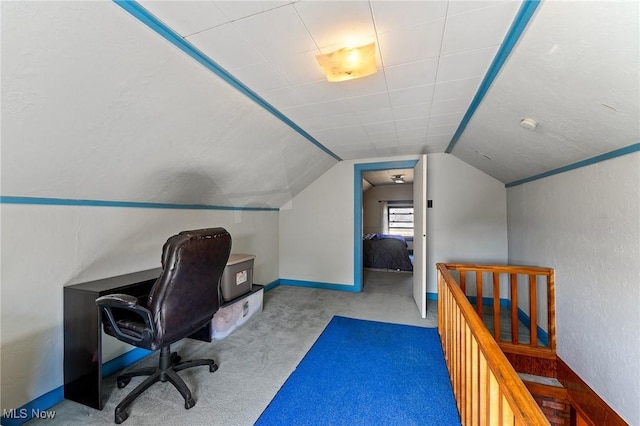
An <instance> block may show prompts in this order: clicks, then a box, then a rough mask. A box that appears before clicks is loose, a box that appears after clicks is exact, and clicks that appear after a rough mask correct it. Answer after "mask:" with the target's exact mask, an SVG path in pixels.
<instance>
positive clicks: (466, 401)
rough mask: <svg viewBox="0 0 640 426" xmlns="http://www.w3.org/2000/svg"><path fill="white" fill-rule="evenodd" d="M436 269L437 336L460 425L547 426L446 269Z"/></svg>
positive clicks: (445, 265) (492, 270) (534, 403)
mask: <svg viewBox="0 0 640 426" xmlns="http://www.w3.org/2000/svg"><path fill="white" fill-rule="evenodd" d="M465 266H469V265H465ZM482 268H492V267H490V266H482ZM437 269H438V331H439V333H440V339H441V341H442V348H443V351H444V355H445V360H446V363H447V368H448V370H449V375H450V378H451V384H452V386H453V391H454V395H455V397H456V401H457V404H458V411H459V413H460V419H461V421H462V424H463V425H507V424H508V425H527V426H529V425H548V424H549V422H548V421H547V419H546V417H545V416H544V414H543V413H542V411H541V410H540V408H539V407H538V405H537V404H536V402H535V400H534V399H533V397H532V396H531V394H530V393H529V391H528V390H527V388H526V387H525V385H524V384H523V382H522V380H520V377H519V376H518V374H517V373H516V372H515V370H514V369H513V367H512V366H511V364H510V363H509V361H508V360H507V358H506V357H505V355H504V354H503V352H502V350H501V349H500V347H499V346H498V344H497V342H496V341H495V340H494V339H493V336H492V335H491V333H489V331H488V330H487V328H486V327H485V326H484V324H483V323H482V320H481V319H480V317H479V316H478V315H477V314H476V312H475V311H474V309H473V307H472V306H471V304H470V303H469V301H468V300H467V297H466V295H465V294H464V292H463V291H462V290H461V288H460V287H459V286H458V283H457V282H456V281H455V280H454V278H453V277H452V276H451V274H450V272H449V270H448V265H447V264H442V263H439V264H437ZM486 272H496V271H495V270H494V269H489V270H487V271H486Z"/></svg>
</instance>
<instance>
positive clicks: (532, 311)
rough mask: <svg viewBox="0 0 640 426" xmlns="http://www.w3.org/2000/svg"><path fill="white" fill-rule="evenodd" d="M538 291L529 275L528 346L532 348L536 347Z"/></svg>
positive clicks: (535, 283) (534, 278) (534, 280)
mask: <svg viewBox="0 0 640 426" xmlns="http://www.w3.org/2000/svg"><path fill="white" fill-rule="evenodd" d="M537 295H538V291H537V282H536V276H535V275H529V335H530V336H531V338H530V340H529V344H530V345H531V347H532V348H535V347H537V346H538V312H537V309H538V302H537V298H538V296H537Z"/></svg>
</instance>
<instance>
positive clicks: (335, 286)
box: [280, 278, 360, 292]
mask: <svg viewBox="0 0 640 426" xmlns="http://www.w3.org/2000/svg"><path fill="white" fill-rule="evenodd" d="M280 285H288V286H292V287H308V288H321V289H324V290H339V291H348V292H358V291H360V289H356V287H355V286H353V285H349V284H333V283H321V282H317V281H302V280H290V279H286V278H280Z"/></svg>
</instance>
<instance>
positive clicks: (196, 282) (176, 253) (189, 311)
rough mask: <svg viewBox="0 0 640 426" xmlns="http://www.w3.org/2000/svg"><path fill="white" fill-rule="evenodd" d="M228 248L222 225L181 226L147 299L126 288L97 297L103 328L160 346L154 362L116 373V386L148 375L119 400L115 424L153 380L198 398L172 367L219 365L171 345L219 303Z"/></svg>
mask: <svg viewBox="0 0 640 426" xmlns="http://www.w3.org/2000/svg"><path fill="white" fill-rule="evenodd" d="M230 251H231V236H230V235H229V233H228V232H227V231H226V230H225V229H223V228H211V229H200V230H195V231H184V232H181V233H179V234H178V235H174V236H172V237H171V238H169V239H168V240H167V242H166V243H165V244H164V247H163V250H162V273H161V274H160V277H159V278H158V279H157V280H156V282H155V284H154V285H153V287H152V289H151V292H150V293H149V296H148V298H147V299H146V300H145V301H139V300H138V299H137V298H136V297H133V296H130V295H127V294H110V295H107V296H102V297H99V298H98V299H96V304H97V305H98V306H99V307H100V308H101V311H102V314H103V315H102V318H103V325H104V331H105V333H107V334H110V335H112V336H114V337H115V338H117V339H118V340H121V341H123V342H126V343H129V344H132V345H134V346H138V347H140V348H144V349H149V350H157V349H160V364H159V366H158V367H152V368H142V369H139V370H135V371H131V372H128V373H126V374H122V375H120V376H118V378H117V384H118V388H123V387H125V386H126V385H127V384H128V383H129V382H130V381H131V378H132V377H135V376H149V377H148V378H147V379H145V380H144V381H143V382H142V383H141V384H139V385H138V386H137V387H136V388H135V389H134V390H133V391H131V393H129V394H128V395H127V396H126V397H125V398H124V399H123V400H122V402H120V404H118V406H117V407H116V410H115V422H116V423H117V424H120V423H122V422H123V421H125V420H126V419H127V417H129V414H128V413H127V412H126V409H127V408H128V407H129V405H131V403H132V402H133V401H134V400H135V399H136V398H137V397H138V396H139V395H140V394H141V393H142V392H144V391H145V390H146V389H147V388H148V387H149V386H151V385H152V384H154V383H155V382H157V381H161V382H166V381H167V380H168V381H170V382H171V383H172V384H173V385H174V386H175V387H176V388H177V389H178V391H180V393H181V394H182V396H183V398H184V406H185V408H186V409H189V408H191V407H193V406H194V405H195V404H196V402H195V400H194V399H193V397H192V395H191V391H190V390H189V388H188V387H187V385H186V384H185V382H184V381H183V380H182V379H181V378H180V376H178V375H177V374H176V372H177V371H180V370H184V369H185V368H191V367H196V366H199V365H208V366H209V371H210V372H212V373H213V372H214V371H216V370H217V369H218V366H217V365H216V363H215V361H214V360H212V359H203V360H195V361H185V362H181V359H180V357H179V356H178V355H177V353H175V352H173V353H172V352H171V349H170V347H169V345H171V344H172V343H174V342H176V341H178V340H180V339H183V338H185V337H187V336H190V335H191V334H193V333H194V332H195V331H197V330H199V329H200V328H202V327H203V326H204V325H206V324H207V322H209V321H211V318H212V317H213V314H214V313H215V312H216V311H217V310H218V308H219V307H220V298H219V281H220V277H221V276H222V272H223V271H224V268H225V266H226V264H227V260H228V259H229V253H230Z"/></svg>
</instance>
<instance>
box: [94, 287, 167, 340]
mask: <svg viewBox="0 0 640 426" xmlns="http://www.w3.org/2000/svg"><path fill="white" fill-rule="evenodd" d="M96 305H98V307H99V308H101V309H102V312H104V313H105V314H106V316H107V320H108V321H109V324H110V325H111V327H112V328H113V331H114V332H115V333H116V334H117V335H118V339H120V340H122V341H124V342H126V343H130V344H132V345H135V346H142V347H147V346H149V345H150V343H151V341H152V340H153V337H154V336H155V334H156V328H155V325H154V323H153V319H152V316H151V311H149V310H148V309H147V308H145V307H144V306H140V305H139V304H138V299H137V298H136V297H133V296H131V295H128V294H108V295H106V296H101V297H98V298H97V299H96ZM112 308H117V309H125V310H127V311H131V312H133V313H135V314H137V315H138V316H139V317H140V318H141V319H142V320H143V321H144V330H143V331H142V338H139V337H135V336H132V335H131V334H128V333H125V332H123V331H122V329H121V328H120V326H119V325H118V323H117V321H116V319H115V317H114V315H113V311H112Z"/></svg>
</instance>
